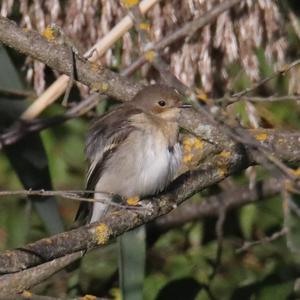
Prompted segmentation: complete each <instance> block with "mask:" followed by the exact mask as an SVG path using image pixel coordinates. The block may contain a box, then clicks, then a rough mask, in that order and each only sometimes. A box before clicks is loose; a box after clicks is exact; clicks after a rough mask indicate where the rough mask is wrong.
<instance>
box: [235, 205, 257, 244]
mask: <svg viewBox="0 0 300 300" xmlns="http://www.w3.org/2000/svg"><path fill="white" fill-rule="evenodd" d="M256 215H257V206H256V205H255V204H249V205H246V206H244V207H242V208H241V211H240V214H239V219H240V227H241V231H242V232H243V235H244V238H245V239H251V237H252V231H253V225H254V224H255V220H256Z"/></svg>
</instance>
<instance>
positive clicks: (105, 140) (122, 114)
mask: <svg viewBox="0 0 300 300" xmlns="http://www.w3.org/2000/svg"><path fill="white" fill-rule="evenodd" d="M139 113H142V111H141V110H139V109H136V108H133V107H131V106H128V105H127V106H123V105H120V106H119V107H118V108H117V109H114V110H112V111H111V112H109V113H108V114H105V115H104V116H103V117H100V118H98V119H96V120H95V121H94V122H93V124H92V127H91V129H90V131H89V134H88V137H87V143H86V156H87V158H88V161H89V170H88V175H87V184H86V190H87V191H94V190H95V187H96V185H97V183H98V181H99V180H100V178H101V176H102V173H103V171H104V170H105V167H106V163H107V161H108V160H109V159H110V158H111V157H112V155H113V154H114V152H115V151H117V149H118V148H119V146H120V145H121V144H122V143H123V142H124V140H126V138H127V137H128V136H129V134H130V133H131V132H132V131H133V130H134V129H135V128H134V127H133V126H132V124H131V123H130V122H129V121H128V118H129V117H131V116H132V115H135V114H139ZM99 192H101V191H99ZM85 196H86V197H89V198H94V195H93V193H89V192H87V193H86V195H85ZM92 209H93V203H92V202H84V201H83V202H81V203H80V206H79V210H78V212H77V216H76V218H75V220H76V221H79V222H80V223H87V222H89V220H90V218H91V215H92Z"/></svg>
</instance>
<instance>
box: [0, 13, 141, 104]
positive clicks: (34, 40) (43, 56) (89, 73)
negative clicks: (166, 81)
mask: <svg viewBox="0 0 300 300" xmlns="http://www.w3.org/2000/svg"><path fill="white" fill-rule="evenodd" d="M0 41H1V42H3V43H4V44H6V45H7V46H9V47H12V48H14V49H16V50H17V51H20V52H22V53H24V54H26V55H30V56H32V57H33V58H35V59H38V60H40V61H42V62H43V63H45V64H46V65H47V66H49V67H50V68H53V69H55V70H57V71H58V72H60V73H63V74H66V75H68V76H70V75H71V73H72V69H73V66H72V61H71V60H70V49H69V46H67V45H60V44H58V43H55V41H54V42H49V41H47V40H46V38H44V37H42V36H41V35H40V34H38V33H37V32H35V31H26V30H24V29H21V28H20V27H18V26H17V25H16V24H15V23H14V22H12V21H10V20H8V19H7V18H4V17H1V16H0ZM75 60H76V61H75V65H76V75H77V78H76V80H78V81H80V82H82V83H84V84H86V85H87V86H89V87H90V88H91V89H92V90H98V91H99V92H105V94H107V95H109V96H111V97H114V98H116V99H120V100H130V99H131V98H132V97H133V96H134V95H135V94H136V92H137V91H138V90H139V89H140V88H141V85H140V84H138V83H136V82H133V81H131V80H129V79H126V78H124V77H121V76H119V75H117V74H116V73H114V72H112V71H110V70H108V69H106V68H104V67H102V66H99V65H97V64H96V63H90V62H88V61H86V60H85V59H83V58H79V57H78V56H76V58H75Z"/></svg>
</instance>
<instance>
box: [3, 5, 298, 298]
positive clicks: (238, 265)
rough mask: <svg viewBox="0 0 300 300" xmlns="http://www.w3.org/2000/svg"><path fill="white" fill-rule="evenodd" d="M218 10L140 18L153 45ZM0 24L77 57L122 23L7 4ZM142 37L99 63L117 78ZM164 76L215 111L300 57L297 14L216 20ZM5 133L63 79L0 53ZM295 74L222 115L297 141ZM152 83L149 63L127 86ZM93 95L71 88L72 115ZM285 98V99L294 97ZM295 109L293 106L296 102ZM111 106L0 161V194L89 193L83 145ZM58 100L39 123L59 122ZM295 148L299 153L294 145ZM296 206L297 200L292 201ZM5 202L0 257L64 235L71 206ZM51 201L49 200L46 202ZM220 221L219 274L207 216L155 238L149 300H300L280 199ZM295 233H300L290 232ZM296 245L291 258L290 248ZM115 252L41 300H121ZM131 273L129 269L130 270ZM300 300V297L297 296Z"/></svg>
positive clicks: (91, 13) (256, 170)
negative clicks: (216, 104) (45, 35)
mask: <svg viewBox="0 0 300 300" xmlns="http://www.w3.org/2000/svg"><path fill="white" fill-rule="evenodd" d="M221 2H222V0H206V1H200V0H187V1H179V0H165V1H160V2H159V3H158V4H156V5H155V6H154V7H153V8H152V9H150V11H149V12H148V13H147V20H148V21H149V23H150V25H151V37H152V39H153V42H156V41H160V40H162V39H164V37H165V36H166V35H167V34H169V33H170V32H173V31H175V30H176V29H177V28H180V27H181V26H183V24H185V23H186V22H188V21H190V20H193V19H194V18H197V17H199V16H202V15H205V13H206V12H207V11H208V10H209V9H211V8H212V7H214V6H217V5H219V4H220V3H221ZM0 9H1V15H2V16H6V17H9V18H11V19H13V20H14V21H16V22H17V23H18V24H19V25H20V26H22V27H24V28H28V29H35V30H37V31H39V32H43V31H44V30H45V28H46V27H47V26H48V25H49V24H51V23H55V24H57V25H59V26H60V27H61V28H62V30H63V31H64V33H65V35H66V36H68V37H69V38H70V39H71V40H72V42H73V43H74V45H75V46H76V48H77V49H78V50H79V52H80V53H84V52H85V51H86V50H87V49H89V48H90V47H91V46H92V45H93V44H94V43H95V42H96V41H97V40H98V39H99V38H101V37H103V36H104V35H106V34H107V33H108V32H109V31H110V29H111V28H112V27H113V26H114V25H115V24H117V23H118V21H119V20H120V19H121V18H122V17H123V16H124V15H125V14H126V8H124V6H122V4H121V3H120V2H119V1H116V0H81V1H59V0H46V1H41V0H34V1H33V0H32V1H29V0H22V1H14V0H2V1H0ZM140 53H141V48H140V43H139V38H138V34H137V31H136V30H135V29H131V30H130V31H129V32H127V33H126V34H125V35H124V36H123V37H122V38H121V39H120V40H119V41H118V42H117V43H115V45H114V46H113V47H112V48H111V49H109V50H108V51H107V52H106V54H105V55H104V56H103V57H102V58H101V59H100V62H101V63H102V64H104V65H105V66H107V67H108V68H110V69H112V70H114V71H116V72H120V71H121V70H124V68H126V67H127V66H129V65H130V64H131V63H133V62H134V61H135V60H136V59H137V58H138V57H139V55H140ZM162 56H163V57H164V58H165V59H166V61H167V63H168V64H169V66H170V68H171V71H172V73H173V74H175V75H176V76H177V77H178V79H180V80H181V81H182V82H183V83H185V84H186V85H187V86H189V87H193V88H197V91H198V95H199V101H202V102H204V103H206V102H207V101H216V100H215V99H218V98H221V97H223V96H224V95H225V94H232V93H235V92H238V91H241V90H244V89H246V88H248V87H251V86H253V84H254V83H255V82H258V81H259V80H261V79H262V78H265V77H268V76H270V75H271V74H273V72H276V71H277V70H279V68H282V67H283V66H284V65H287V64H289V63H291V62H293V61H295V60H297V59H299V57H300V6H299V3H298V1H296V0H294V1H292V0H290V1H287V0H286V1H285V0H282V1H275V0H259V1H255V0H247V1H241V3H240V4H238V5H236V6H234V8H232V9H230V10H228V11H226V12H225V13H223V14H221V15H220V16H219V17H218V18H217V20H216V21H214V22H212V23H211V24H210V25H207V26H205V27H204V28H201V29H200V30H199V31H197V32H196V33H195V34H193V35H192V36H190V37H188V38H186V39H184V40H180V41H178V42H176V43H175V44H174V45H172V46H170V47H167V48H166V49H165V50H164V51H162ZM0 66H1V67H0V129H1V132H2V133H3V132H5V130H7V128H9V126H11V125H12V124H13V123H14V121H15V120H16V119H17V118H18V117H19V116H20V114H21V113H22V112H23V111H24V110H25V108H26V107H28V106H29V105H30V103H32V101H33V100H35V99H36V98H37V96H38V95H40V94H41V93H42V92H43V91H44V90H45V88H46V87H47V86H49V85H50V84H51V82H53V80H54V79H55V78H56V77H57V76H58V74H57V73H56V72H55V71H53V70H51V69H49V68H48V67H46V66H44V65H43V64H42V63H40V62H37V61H34V60H33V59H31V58H28V57H26V56H24V55H21V54H19V53H17V52H15V51H13V50H12V49H8V48H5V47H4V46H1V45H0ZM299 76H300V66H299V65H296V66H295V67H293V68H292V69H291V70H290V71H289V72H287V73H284V74H282V75H279V76H275V78H274V79H272V80H270V81H268V82H267V83H266V84H264V85H262V86H261V87H260V88H258V89H257V90H255V93H253V96H258V97H269V96H272V97H273V96H276V97H280V96H287V97H286V98H285V99H284V100H282V101H276V102H270V101H259V102H255V103H252V102H250V101H239V102H237V103H234V104H231V105H229V106H227V108H226V109H227V110H228V112H230V113H231V114H234V115H235V116H236V117H237V118H239V120H240V122H241V123H242V124H243V125H244V126H245V127H248V128H261V127H262V128H274V129H278V130H282V129H286V130H291V131H296V130H300V97H299V98H297V97H298V96H299V95H300V87H299V84H298V82H299ZM132 77H133V78H135V79H136V80H144V81H145V82H154V81H157V80H158V81H159V80H160V79H159V74H158V73H157V71H156V70H155V69H154V68H153V67H151V65H150V64H145V65H144V66H142V67H141V68H139V69H138V70H137V71H136V72H135V74H134V75H133V76H132ZM88 95H89V90H88V89H87V88H86V87H84V86H83V85H80V84H76V85H74V86H73V88H72V91H71V94H70V97H69V103H68V105H69V106H72V105H74V104H76V103H78V102H79V101H80V100H81V99H82V98H85V97H87V96H88ZM289 97H290V98H289ZM291 99H292V100H291ZM113 104H115V101H114V100H112V99H106V100H105V101H102V102H101V103H100V104H99V105H98V107H97V108H96V109H95V110H93V111H91V112H89V113H88V114H86V115H85V116H83V117H80V118H76V119H73V120H70V121H68V122H66V123H64V124H62V125H57V126H54V127H51V129H47V130H44V131H42V132H41V133H40V134H33V135H29V136H26V138H25V139H22V140H21V141H18V142H17V143H16V144H14V145H11V146H9V147H7V148H5V149H4V150H2V151H1V152H0V190H1V191H10V190H12V191H13V190H20V189H24V188H26V189H28V188H32V189H41V188H44V189H48V190H52V189H53V190H82V189H84V187H85V173H86V162H85V156H84V142H85V134H86V132H87V129H88V124H89V122H90V121H91V119H92V118H93V117H94V116H95V115H96V114H102V113H104V112H105V111H106V110H107V109H108V108H109V107H110V106H111V105H113ZM64 110H65V108H64V107H63V106H62V105H61V101H58V102H57V104H54V105H51V106H50V107H49V108H48V109H47V110H46V111H45V112H43V115H42V117H50V116H56V115H59V114H62V113H63V112H64ZM299 146H300V145H299ZM271 177H272V174H270V173H269V172H268V171H266V170H265V169H264V168H262V167H260V166H256V167H251V169H248V170H247V171H246V172H242V173H240V174H237V175H236V176H234V177H231V178H229V179H228V181H226V182H225V183H224V184H223V185H221V186H217V187H213V188H210V189H208V190H205V191H203V192H201V193H199V194H196V195H194V196H193V197H192V199H191V200H188V201H195V202H201V201H203V199H205V198H207V197H208V196H210V195H214V194H217V193H220V192H222V191H223V190H224V189H225V190H226V189H229V188H230V187H247V186H249V185H250V184H253V180H254V181H258V180H266V179H269V178H271ZM294 197H295V199H294V201H295V203H297V201H299V198H297V196H294ZM43 200H44V201H41V199H40V198H37V197H31V199H30V200H29V199H27V198H26V197H19V196H18V197H16V196H5V197H1V199H0V250H5V249H11V248H16V247H20V246H22V245H25V244H27V243H29V242H32V241H36V240H38V239H40V238H42V237H45V236H49V235H51V234H54V233H56V232H60V231H63V230H64V228H65V229H67V228H70V226H71V225H72V222H73V219H74V215H75V214H76V210H77V206H78V203H77V202H76V201H72V200H68V199H61V198H54V197H50V196H49V197H48V198H47V199H44V198H43ZM45 200H46V201H45ZM261 200H262V201H258V202H256V203H253V204H248V205H246V206H243V207H241V208H238V209H235V210H232V211H230V212H228V213H227V217H226V221H225V224H224V227H223V231H224V237H223V248H222V262H221V264H220V265H219V266H218V269H217V272H216V273H215V274H214V265H215V262H216V254H217V246H218V241H217V236H216V230H215V226H216V221H217V218H215V217H207V218H205V219H201V220H200V219H199V220H196V221H192V222H189V223H186V224H184V225H183V226H180V227H176V228H172V229H170V230H168V231H167V232H163V233H161V232H159V231H157V232H152V236H149V247H148V249H147V261H146V270H147V273H146V278H145V282H144V298H145V299H147V300H148V299H149V300H152V299H197V300H202V299H233V300H235V299H259V300H263V299H273V300H275V299H297V297H298V299H299V298H300V269H299V263H300V261H299V260H300V258H299V257H300V256H299V251H300V239H299V236H300V235H298V232H300V231H299V229H300V221H299V220H298V219H299V218H298V217H297V218H293V219H288V220H287V219H286V216H284V214H283V208H282V206H283V202H282V197H281V195H280V193H278V195H275V196H272V197H270V198H267V199H261ZM285 222H292V223H293V229H294V230H295V231H294V233H295V234H294V235H293V236H292V237H290V238H291V239H292V240H290V243H288V242H287V240H286V238H285V237H283V238H279V239H276V240H274V241H272V242H266V243H259V244H258V245H256V246H254V247H251V248H249V249H247V250H245V251H242V252H241V253H237V252H236V250H237V249H238V248H239V247H241V246H242V245H243V242H244V241H246V240H259V239H262V238H264V237H267V236H272V234H274V233H276V232H278V231H280V230H281V228H282V227H283V224H284V223H285ZM297 230H298V231H297ZM291 243H292V244H293V247H292V249H291V247H289V245H291ZM117 261H118V253H117V249H116V245H115V244H114V243H112V244H110V245H108V246H107V247H105V248H103V249H100V250H99V249H98V250H94V251H91V252H90V253H88V254H87V255H86V256H85V257H84V258H83V260H82V262H81V264H80V267H79V268H78V269H77V270H74V271H72V272H70V273H66V272H60V273H58V274H56V275H55V276H53V277H52V278H51V279H49V280H47V281H46V282H44V283H42V284H40V285H39V286H37V287H36V288H35V289H34V291H35V292H36V293H39V294H43V295H49V296H55V297H62V298H72V297H75V296H78V295H85V294H87V293H88V294H94V295H97V296H102V297H108V298H114V299H118V297H120V296H119V295H120V293H119V290H118V288H117V287H118V282H117ZM133 272H134V270H133ZM297 295H298V296H297Z"/></svg>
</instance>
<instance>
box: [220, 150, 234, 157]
mask: <svg viewBox="0 0 300 300" xmlns="http://www.w3.org/2000/svg"><path fill="white" fill-rule="evenodd" d="M230 155H231V152H230V151H225V150H223V151H222V152H221V153H220V154H219V156H221V157H223V158H229V157H230Z"/></svg>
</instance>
